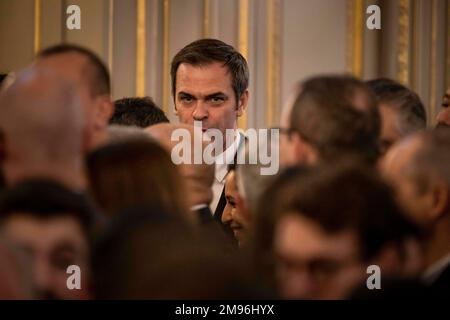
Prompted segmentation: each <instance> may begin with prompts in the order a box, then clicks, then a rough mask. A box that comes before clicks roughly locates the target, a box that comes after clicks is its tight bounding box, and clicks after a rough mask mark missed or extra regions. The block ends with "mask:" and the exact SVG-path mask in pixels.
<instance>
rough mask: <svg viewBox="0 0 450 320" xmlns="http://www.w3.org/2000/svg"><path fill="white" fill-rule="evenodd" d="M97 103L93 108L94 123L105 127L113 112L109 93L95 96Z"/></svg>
mask: <svg viewBox="0 0 450 320" xmlns="http://www.w3.org/2000/svg"><path fill="white" fill-rule="evenodd" d="M97 99H98V101H97V105H96V110H95V119H96V121H95V124H96V126H97V127H101V128H105V127H107V126H108V124H109V120H110V119H111V117H112V116H113V114H114V103H113V102H112V101H111V97H110V96H109V95H102V96H100V97H97Z"/></svg>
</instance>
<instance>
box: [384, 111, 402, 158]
mask: <svg viewBox="0 0 450 320" xmlns="http://www.w3.org/2000/svg"><path fill="white" fill-rule="evenodd" d="M380 115H381V136H380V140H381V152H382V154H384V153H386V152H387V150H388V149H389V148H390V147H391V146H392V145H393V144H394V143H396V142H397V141H398V140H400V139H401V134H400V132H399V130H398V126H397V123H398V122H397V118H398V114H397V111H395V110H394V108H392V107H391V106H389V105H386V104H384V103H381V104H380Z"/></svg>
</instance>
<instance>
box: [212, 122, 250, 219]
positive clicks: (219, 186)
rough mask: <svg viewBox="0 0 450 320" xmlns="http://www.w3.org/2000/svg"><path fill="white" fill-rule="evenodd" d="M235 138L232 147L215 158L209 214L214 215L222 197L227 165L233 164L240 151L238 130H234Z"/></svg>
mask: <svg viewBox="0 0 450 320" xmlns="http://www.w3.org/2000/svg"><path fill="white" fill-rule="evenodd" d="M236 133H237V134H236V138H235V139H234V142H233V144H232V145H230V146H229V147H228V148H227V149H226V150H225V151H224V154H223V153H222V154H220V155H218V156H217V157H216V172H215V178H214V184H213V186H212V190H213V200H212V202H211V206H210V208H211V212H212V214H214V212H215V211H216V208H217V205H218V204H219V200H220V196H221V195H222V191H223V188H224V187H225V177H226V176H227V173H228V170H227V169H228V168H227V167H228V164H230V163H232V162H233V159H234V156H235V155H236V152H237V151H238V150H240V144H241V140H242V139H241V133H240V132H239V130H236ZM224 156H225V158H224V160H225V161H221V162H219V161H218V160H219V159H220V158H221V157H222V159H223V157H224Z"/></svg>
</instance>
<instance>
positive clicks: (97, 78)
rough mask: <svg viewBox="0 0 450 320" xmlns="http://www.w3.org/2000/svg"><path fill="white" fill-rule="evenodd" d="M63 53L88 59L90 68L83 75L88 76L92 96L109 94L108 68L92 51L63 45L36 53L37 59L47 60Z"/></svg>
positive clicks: (76, 46) (71, 45) (72, 45)
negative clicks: (79, 55)
mask: <svg viewBox="0 0 450 320" xmlns="http://www.w3.org/2000/svg"><path fill="white" fill-rule="evenodd" d="M64 53H79V54H81V55H83V56H85V57H86V58H87V59H88V61H89V63H90V66H88V67H87V68H85V70H84V71H83V73H86V74H88V77H89V83H90V90H91V95H92V96H97V95H102V94H111V81H110V76H109V72H108V68H107V67H106V65H105V64H104V63H103V61H102V60H101V59H100V57H99V56H98V55H96V54H95V53H94V52H93V51H91V50H89V49H87V48H84V47H81V46H78V45H75V44H65V43H64V44H58V45H55V46H52V47H49V48H46V49H44V50H42V51H41V52H39V53H38V55H37V57H38V58H47V57H51V56H54V55H58V54H64Z"/></svg>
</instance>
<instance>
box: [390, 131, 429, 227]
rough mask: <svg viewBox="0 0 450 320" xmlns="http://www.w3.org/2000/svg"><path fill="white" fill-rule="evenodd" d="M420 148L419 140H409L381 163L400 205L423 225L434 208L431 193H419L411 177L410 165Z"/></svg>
mask: <svg viewBox="0 0 450 320" xmlns="http://www.w3.org/2000/svg"><path fill="white" fill-rule="evenodd" d="M419 146H420V141H418V139H417V138H409V139H407V140H405V141H403V142H402V143H401V144H399V145H396V146H394V147H392V148H391V149H390V150H389V151H388V153H387V154H386V156H385V157H384V158H383V160H382V162H381V170H382V173H383V175H384V176H385V178H386V179H387V181H388V182H389V183H390V184H391V185H392V186H393V187H394V190H395V192H396V197H397V200H398V202H399V204H400V205H401V206H402V207H403V208H404V209H405V211H406V213H407V214H408V215H409V216H410V218H411V219H413V220H414V221H415V222H416V223H419V224H421V225H423V224H424V223H426V221H425V216H426V213H427V211H428V210H430V208H431V207H432V204H433V197H432V194H431V193H429V192H419V187H418V186H417V184H416V183H415V180H414V179H412V177H411V175H410V174H411V169H410V164H411V161H412V159H413V157H414V156H415V154H416V152H417V149H418V148H419Z"/></svg>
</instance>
